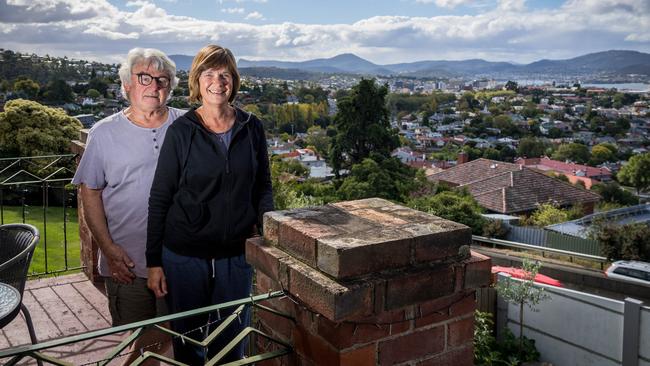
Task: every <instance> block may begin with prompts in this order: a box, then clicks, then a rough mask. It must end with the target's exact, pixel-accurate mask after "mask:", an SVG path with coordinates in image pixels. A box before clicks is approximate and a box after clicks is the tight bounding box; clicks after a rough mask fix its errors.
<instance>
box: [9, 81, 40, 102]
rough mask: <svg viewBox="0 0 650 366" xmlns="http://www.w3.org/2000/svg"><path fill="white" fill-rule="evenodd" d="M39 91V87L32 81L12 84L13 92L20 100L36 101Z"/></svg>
mask: <svg viewBox="0 0 650 366" xmlns="http://www.w3.org/2000/svg"><path fill="white" fill-rule="evenodd" d="M40 89H41V86H40V85H38V83H37V82H35V81H34V80H32V79H21V80H17V81H16V82H14V92H16V93H18V96H20V97H22V98H27V99H32V100H33V99H36V96H37V95H38V91H39V90H40Z"/></svg>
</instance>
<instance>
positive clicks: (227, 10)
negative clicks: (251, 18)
mask: <svg viewBox="0 0 650 366" xmlns="http://www.w3.org/2000/svg"><path fill="white" fill-rule="evenodd" d="M244 11H246V10H245V9H244V8H224V9H221V12H222V13H228V14H243V13H244Z"/></svg>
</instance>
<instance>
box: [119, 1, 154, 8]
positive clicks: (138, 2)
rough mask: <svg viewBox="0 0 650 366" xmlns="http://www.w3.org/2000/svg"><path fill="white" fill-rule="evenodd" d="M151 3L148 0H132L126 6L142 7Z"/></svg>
mask: <svg viewBox="0 0 650 366" xmlns="http://www.w3.org/2000/svg"><path fill="white" fill-rule="evenodd" d="M147 4H150V2H148V1H146V0H132V1H127V2H126V4H124V5H125V6H127V7H129V8H132V7H141V6H144V5H147Z"/></svg>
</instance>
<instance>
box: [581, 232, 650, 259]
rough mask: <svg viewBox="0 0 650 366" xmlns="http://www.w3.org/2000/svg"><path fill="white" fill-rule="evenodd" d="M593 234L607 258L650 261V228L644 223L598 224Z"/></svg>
mask: <svg viewBox="0 0 650 366" xmlns="http://www.w3.org/2000/svg"><path fill="white" fill-rule="evenodd" d="M593 236H594V239H596V240H598V242H599V243H600V246H601V251H602V255H603V256H604V257H607V259H608V260H611V261H615V260H619V259H624V260H641V261H646V262H647V261H650V228H649V227H648V226H646V225H644V224H630V225H616V224H612V223H605V224H598V225H597V228H596V231H595V234H594V235H593Z"/></svg>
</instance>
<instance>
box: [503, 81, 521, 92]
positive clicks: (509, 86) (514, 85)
mask: <svg viewBox="0 0 650 366" xmlns="http://www.w3.org/2000/svg"><path fill="white" fill-rule="evenodd" d="M505 88H506V90H512V91H515V92H516V91H517V90H518V89H519V85H518V84H517V82H516V81H512V80H508V82H507V83H506V85H505Z"/></svg>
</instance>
